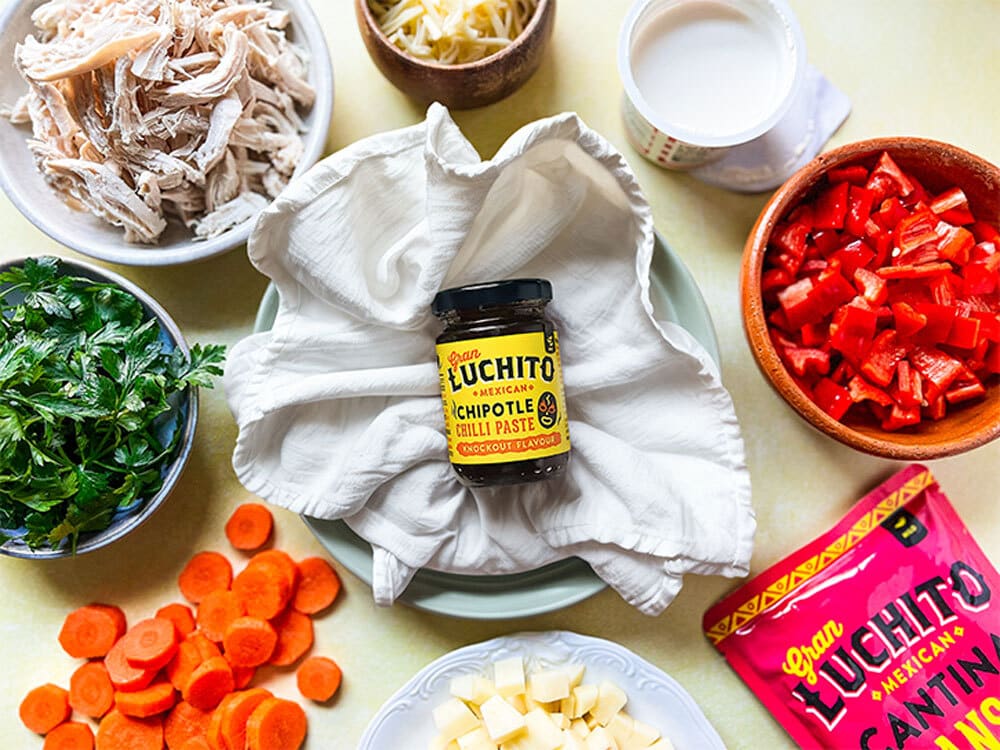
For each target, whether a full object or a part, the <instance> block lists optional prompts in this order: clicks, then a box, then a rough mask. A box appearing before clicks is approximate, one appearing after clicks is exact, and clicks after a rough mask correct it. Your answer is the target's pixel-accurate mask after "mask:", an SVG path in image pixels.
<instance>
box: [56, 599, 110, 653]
mask: <svg viewBox="0 0 1000 750" xmlns="http://www.w3.org/2000/svg"><path fill="white" fill-rule="evenodd" d="M124 632H125V615H124V614H123V613H122V611H121V610H120V609H118V608H117V607H110V606H107V605H102V604H88V605H87V606H85V607H80V608H79V609H75V610H73V611H72V612H70V613H69V614H68V615H66V619H65V620H64V621H63V625H62V629H61V630H60V631H59V644H60V645H61V646H62V647H63V650H64V651H65V652H66V653H67V654H69V655H70V656H72V657H75V658H77V659H91V658H94V657H98V656H104V655H106V654H107V653H108V651H110V650H111V647H112V646H114V645H115V641H117V640H118V639H119V638H121V637H122V634H123V633H124Z"/></svg>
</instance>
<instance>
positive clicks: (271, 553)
mask: <svg viewBox="0 0 1000 750" xmlns="http://www.w3.org/2000/svg"><path fill="white" fill-rule="evenodd" d="M265 562H266V563H271V565H276V566H278V568H280V569H281V571H282V573H284V575H285V579H286V580H287V581H288V587H289V588H290V589H292V590H293V591H294V589H295V586H296V584H297V583H298V580H299V568H298V566H297V565H296V564H295V561H294V560H293V559H292V558H291V557H289V555H288V553H286V552H282V551H281V550H280V549H266V550H264V551H263V552H258V553H257V554H256V555H254V556H253V557H251V558H250V559H249V560H248V561H247V565H248V566H250V565H255V564H257V563H265Z"/></svg>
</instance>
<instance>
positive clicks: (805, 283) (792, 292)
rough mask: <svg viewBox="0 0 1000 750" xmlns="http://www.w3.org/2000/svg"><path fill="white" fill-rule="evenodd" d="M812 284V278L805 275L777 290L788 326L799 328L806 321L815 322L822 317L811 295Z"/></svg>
mask: <svg viewBox="0 0 1000 750" xmlns="http://www.w3.org/2000/svg"><path fill="white" fill-rule="evenodd" d="M814 286H815V284H814V282H813V280H812V279H811V278H810V277H808V276H806V277H805V278H803V279H799V280H798V281H796V282H795V283H794V284H789V285H788V286H787V287H785V288H784V289H783V290H782V291H780V292H778V303H779V304H780V305H781V308H780V309H781V310H782V312H784V314H785V320H786V321H787V322H788V325H789V327H791V328H801V327H802V326H804V325H806V324H807V323H817V322H819V321H820V320H821V319H822V318H823V313H822V312H821V311H820V310H819V307H818V305H817V303H816V299H815V298H814V297H813V296H812V290H813V287H814Z"/></svg>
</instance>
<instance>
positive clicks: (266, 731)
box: [246, 698, 307, 750]
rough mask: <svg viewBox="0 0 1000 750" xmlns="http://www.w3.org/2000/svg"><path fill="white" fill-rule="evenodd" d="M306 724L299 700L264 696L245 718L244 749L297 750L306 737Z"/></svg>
mask: <svg viewBox="0 0 1000 750" xmlns="http://www.w3.org/2000/svg"><path fill="white" fill-rule="evenodd" d="M306 723H307V722H306V713H305V711H303V710H302V707H301V706H300V705H299V704H298V703H294V702H292V701H286V700H282V699H281V698H266V699H265V700H263V701H262V702H261V704H260V705H259V706H257V707H256V708H255V709H254V710H253V713H251V714H250V717H249V718H248V719H247V744H246V750H298V748H299V747H301V746H302V741H303V740H304V739H305V738H306Z"/></svg>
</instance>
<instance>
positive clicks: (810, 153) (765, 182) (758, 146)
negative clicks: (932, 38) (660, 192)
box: [691, 65, 851, 193]
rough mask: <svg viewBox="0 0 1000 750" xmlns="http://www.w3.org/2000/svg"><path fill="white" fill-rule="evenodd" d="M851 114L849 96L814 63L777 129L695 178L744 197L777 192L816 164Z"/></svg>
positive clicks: (700, 171) (732, 151) (695, 173)
mask: <svg viewBox="0 0 1000 750" xmlns="http://www.w3.org/2000/svg"><path fill="white" fill-rule="evenodd" d="M850 113H851V100H850V99H848V98H847V94H845V93H844V92H843V91H841V90H840V89H838V88H837V87H836V86H834V85H833V84H832V83H830V81H829V80H828V79H827V77H826V76H824V75H823V74H822V73H821V72H820V71H819V70H817V69H816V68H815V67H813V66H812V65H810V66H808V67H807V68H806V71H805V80H804V81H803V82H802V87H801V88H800V89H799V93H798V95H797V96H796V97H795V100H794V101H793V102H792V105H791V107H789V108H788V112H787V113H786V114H785V116H784V117H782V118H781V120H779V121H778V124H777V125H775V126H774V127H773V128H771V129H770V130H769V131H767V132H766V133H764V135H762V136H760V137H758V138H755V139H754V140H752V141H750V142H749V143H745V144H743V145H742V146H736V147H735V148H731V149H730V150H729V151H727V152H726V153H725V155H724V156H723V157H722V158H721V159H719V160H718V161H714V162H711V163H710V164H706V165H705V166H703V167H698V168H697V169H693V170H691V174H692V175H693V176H694V177H697V178H698V179H699V180H701V181H702V182H707V183H709V184H710V185H717V186H718V187H723V188H728V189H729V190H736V191H738V192H742V193H759V192H763V191H765V190H773V189H774V188H776V187H778V185H780V184H781V183H783V182H784V181H785V180H787V179H788V178H789V177H791V176H792V175H793V174H794V173H795V172H797V171H798V170H799V169H800V168H802V167H804V166H805V165H806V164H807V163H808V162H810V161H812V159H813V157H814V156H816V154H818V153H819V152H820V151H821V150H822V149H823V146H824V144H825V143H826V142H827V141H828V140H829V139H830V136H831V135H833V134H834V133H835V132H837V128H839V127H840V126H841V125H842V124H843V122H844V120H846V119H847V116H848V115H849V114H850Z"/></svg>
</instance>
